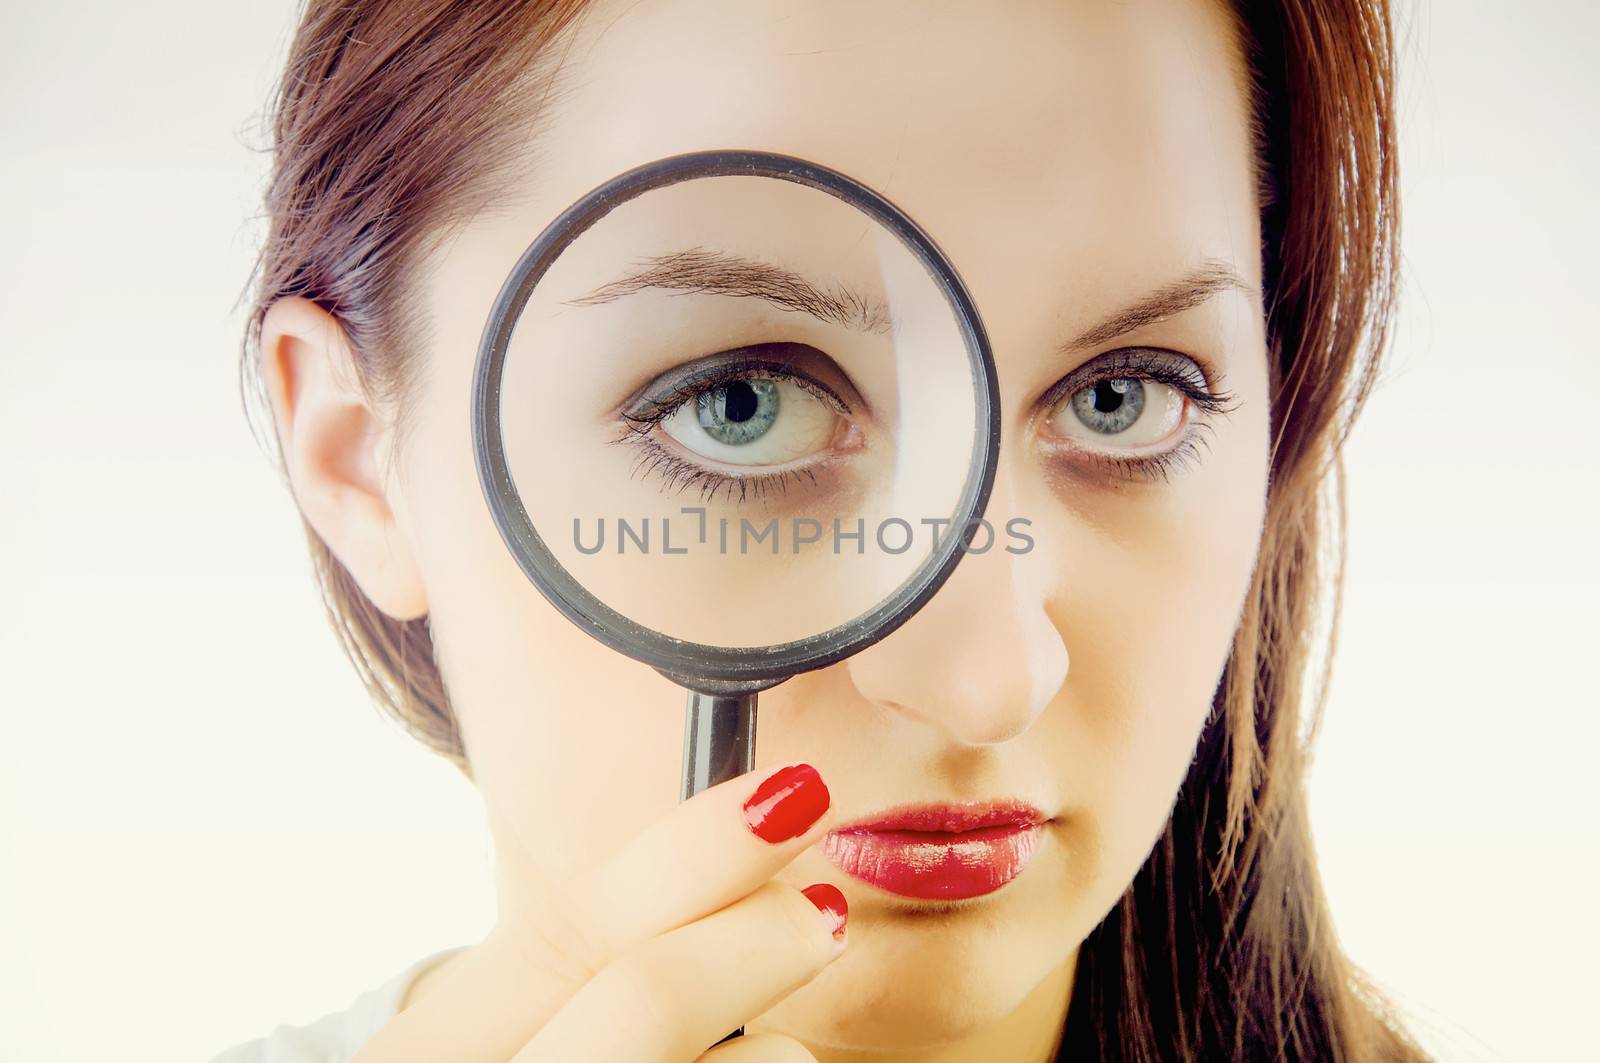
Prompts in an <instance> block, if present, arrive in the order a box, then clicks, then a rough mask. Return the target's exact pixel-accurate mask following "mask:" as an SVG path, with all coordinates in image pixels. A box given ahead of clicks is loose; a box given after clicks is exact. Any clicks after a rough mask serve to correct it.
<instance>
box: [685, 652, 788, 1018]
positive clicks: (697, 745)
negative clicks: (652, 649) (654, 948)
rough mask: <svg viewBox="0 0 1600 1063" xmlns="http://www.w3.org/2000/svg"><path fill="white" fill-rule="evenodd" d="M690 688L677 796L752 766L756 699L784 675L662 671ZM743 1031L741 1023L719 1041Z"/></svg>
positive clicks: (694, 792)
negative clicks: (725, 677) (737, 677)
mask: <svg viewBox="0 0 1600 1063" xmlns="http://www.w3.org/2000/svg"><path fill="white" fill-rule="evenodd" d="M662 674H663V675H666V676H667V677H668V678H669V679H671V680H673V682H676V683H679V684H681V685H683V686H684V687H685V688H686V689H687V690H688V692H689V698H688V703H687V704H686V705H685V707H684V713H683V783H682V786H681V787H680V788H679V791H678V800H680V801H687V800H689V798H691V797H693V796H694V795H695V794H697V793H699V792H700V791H701V790H705V789H708V788H710V787H712V786H715V785H717V784H718V783H720V782H726V781H727V780H729V779H732V778H734V777H735V776H738V775H743V774H744V773H745V772H747V771H749V770H750V769H752V768H754V767H755V761H756V699H757V698H758V697H759V695H760V692H761V691H762V690H765V689H767V688H768V687H772V686H776V685H777V684H779V683H781V682H783V680H782V679H765V680H744V681H733V682H715V681H711V682H707V681H705V680H695V679H689V678H686V677H684V676H679V675H672V674H671V673H667V672H663V673H662ZM743 1036H744V1027H743V1026H740V1027H739V1028H738V1029H736V1030H734V1031H733V1032H732V1033H730V1034H728V1035H727V1036H726V1037H724V1038H722V1040H721V1041H718V1042H717V1044H719V1045H720V1044H722V1042H723V1041H729V1040H732V1039H733V1038H735V1037H743Z"/></svg>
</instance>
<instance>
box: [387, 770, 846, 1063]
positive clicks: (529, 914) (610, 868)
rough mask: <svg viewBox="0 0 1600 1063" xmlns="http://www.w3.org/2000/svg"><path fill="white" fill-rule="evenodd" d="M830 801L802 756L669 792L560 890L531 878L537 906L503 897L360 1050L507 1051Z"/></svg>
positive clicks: (401, 1053)
mask: <svg viewBox="0 0 1600 1063" xmlns="http://www.w3.org/2000/svg"><path fill="white" fill-rule="evenodd" d="M829 804H830V798H829V796H828V790H827V786H826V785H825V784H824V783H823V782H822V779H821V776H820V775H818V774H817V772H816V771H815V769H812V768H810V766H809V765H788V766H785V767H779V768H775V769H766V770H763V771H761V772H747V773H746V774H744V775H740V776H737V777H735V778H733V779H729V780H727V781H726V782H723V783H719V784H718V785H716V786H712V787H709V788H708V789H706V790H703V791H701V792H700V793H698V794H696V795H695V796H694V797H692V798H690V799H689V800H687V801H684V802H682V803H680V804H678V805H676V806H674V807H673V809H672V811H671V812H669V813H668V814H667V815H666V816H664V817H663V818H662V819H660V820H658V821H657V822H656V823H655V824H653V825H652V826H651V827H649V828H647V829H646V830H645V831H644V832H643V833H642V834H639V835H637V836H635V838H634V839H633V840H632V841H630V842H629V843H628V844H627V845H625V846H624V847H623V848H622V849H621V850H620V851H619V852H617V853H616V854H615V855H613V856H612V857H610V858H609V859H607V860H605V861H603V862H602V863H601V864H600V865H599V866H598V867H596V868H595V869H594V870H593V871H591V872H590V873H588V874H587V875H584V876H582V877H581V878H580V879H579V880H578V881H577V882H575V883H574V884H573V885H572V887H571V888H570V889H567V890H562V891H561V894H562V895H561V896H560V897H555V896H551V895H550V892H549V891H548V890H544V891H540V892H541V894H542V895H541V896H540V897H539V901H540V902H541V904H542V907H538V908H535V907H534V906H533V904H532V902H531V901H530V900H529V899H528V898H519V897H503V898H502V899H501V900H502V905H503V907H504V908H505V909H506V910H507V915H506V918H505V919H504V920H503V922H502V923H501V925H499V926H496V927H495V929H494V930H493V931H492V932H491V933H490V935H489V937H488V938H487V939H486V940H485V941H484V942H483V943H482V944H481V945H478V946H475V947H474V948H473V949H472V950H470V955H468V956H465V957H462V958H460V959H459V960H458V961H456V962H454V963H452V964H451V965H450V967H448V968H447V969H446V970H444V971H443V972H442V973H441V974H440V976H439V977H438V978H437V979H436V980H435V983H434V985H432V986H430V989H429V993H428V995H427V996H425V997H424V998H423V999H422V1000H420V1001H418V1002H417V1003H415V1004H413V1005H411V1006H410V1007H408V1008H406V1009H405V1010H404V1011H402V1012H400V1013H399V1014H398V1015H396V1016H394V1017H393V1018H391V1019H390V1020H389V1022H388V1023H386V1024H385V1025H384V1027H383V1028H382V1029H381V1030H379V1031H378V1033H377V1034H376V1035H375V1036H374V1037H373V1038H372V1039H370V1040H369V1041H368V1043H367V1045H365V1046H363V1048H362V1051H361V1054H360V1055H359V1056H358V1059H359V1060H360V1063H410V1061H412V1060H418V1061H421V1060H437V1059H451V1060H457V1061H460V1063H503V1061H504V1060H505V1059H506V1058H508V1057H509V1056H510V1055H511V1054H512V1053H513V1052H515V1051H517V1049H518V1048H520V1047H521V1046H522V1045H524V1044H525V1043H527V1041H528V1039H529V1038H531V1037H532V1036H533V1035H534V1034H535V1033H536V1032H537V1031H538V1029H539V1027H540V1026H541V1025H542V1024H543V1023H544V1021H545V1020H546V1019H547V1018H549V1016H551V1015H552V1014H554V1013H555V1011H556V1010H557V1009H558V1008H559V1007H560V1006H561V1005H562V1004H563V1003H564V1002H565V1001H566V1000H567V998H568V997H570V996H571V995H572V994H573V993H574V992H576V991H577V989H578V988H579V987H580V986H581V985H582V984H583V982H584V981H586V980H587V979H588V977H589V976H590V975H592V974H593V973H594V972H595V971H598V970H600V969H601V968H603V967H604V966H605V964H606V963H607V962H609V961H610V960H611V959H613V958H614V957H616V956H619V955H621V954H623V953H624V952H626V951H627V950H628V949H630V948H633V947H635V946H637V945H638V944H640V943H642V942H643V941H645V940H647V939H649V938H651V937H654V936H656V935H657V934H660V933H663V932H665V931H667V930H671V929H673V928H674V927H677V926H682V925H684V924H685V923H688V922H691V921H693V920H695V919H697V918H699V917H701V916H703V915H705V914H707V913H709V912H713V911H716V910H717V909H719V908H722V907H725V906H726V905H728V904H730V903H732V902H733V901H736V900H738V899H739V898H740V897H743V896H745V895H746V894H748V893H750V891H751V890H753V889H755V888H757V887H758V886H759V885H760V884H761V883H763V882H765V881H767V880H768V879H770V878H771V877H772V876H773V875H774V874H775V873H776V872H777V871H779V870H780V869H781V868H782V867H783V866H784V865H785V864H787V863H788V862H789V861H791V860H793V859H794V858H795V857H796V856H797V855H799V853H800V852H802V851H803V850H804V849H805V848H806V847H807V846H808V845H811V844H813V843H814V842H815V841H816V840H817V839H818V838H820V837H821V836H822V834H823V833H825V832H826V830H827V829H828V825H829V823H830V820H831V816H830V815H829V811H830V810H829ZM746 806H749V807H748V808H747V807H746ZM807 820H809V821H810V825H809V826H805V824H806V821H807ZM752 824H754V826H752ZM796 830H799V831H800V833H798V834H795V833H794V832H795V831H796ZM790 835H792V836H790ZM769 838H775V839H777V840H776V841H770V840H767V839H769ZM534 892H535V891H534V890H533V889H532V888H531V887H530V890H529V896H530V897H531V896H532V895H533V893H534ZM737 1025H738V1023H734V1026H737ZM732 1028H733V1027H732V1026H730V1027H729V1029H730V1030H731V1029H732ZM724 1032H726V1031H724ZM719 1036H720V1035H719ZM713 1040H715V1038H713Z"/></svg>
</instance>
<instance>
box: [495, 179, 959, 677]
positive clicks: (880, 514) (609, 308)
mask: <svg viewBox="0 0 1600 1063" xmlns="http://www.w3.org/2000/svg"><path fill="white" fill-rule="evenodd" d="M962 326H963V323H962V321H961V319H960V317H958V314H957V311H956V307H955V306H954V305H953V304H952V302H951V300H950V298H949V295H948V293H947V290H946V286H945V285H944V284H942V283H941V281H940V279H939V277H938V276H937V275H936V274H935V273H934V272H932V271H931V270H930V268H929V267H928V265H926V264H925V263H924V261H923V259H922V258H921V257H920V256H919V255H918V254H917V253H915V252H914V249H913V248H912V247H911V246H908V244H907V243H906V242H905V241H904V240H903V239H902V238H901V237H900V236H899V235H897V234H896V233H894V232H892V231H891V230H890V229H888V228H887V227H886V226H885V225H884V223H883V222H881V221H879V220H878V219H877V218H875V217H873V216H872V215H871V214H869V213H868V212H866V211H864V210H862V209H860V208H859V207H857V206H856V205H854V204H852V203H850V202H848V201H846V200H845V199H842V198H840V197H839V196H837V195H834V194H830V193H829V192H827V191H823V190H820V189H818V188H814V187H810V186H808V185H806V184H802V183H797V182H795V181H792V180H784V179H781V178H778V177H774V176H766V175H761V174H734V175H718V176H704V177H695V178H692V179H688V180H683V181H679V182H677V183H674V184H669V185H666V186H664V187H657V188H653V189H651V190H649V191H646V192H643V193H641V194H639V195H637V196H635V197H633V198H631V199H629V200H627V201H626V202H623V203H621V204H620V205H617V206H615V207H614V208H612V209H611V210H610V211H609V213H606V214H604V215H603V216H601V217H600V218H599V219H598V220H596V221H594V222H593V224H591V225H589V226H588V227H587V228H585V229H584V230H583V231H582V232H580V233H579V234H578V235H577V236H576V237H575V238H573V239H572V240H571V242H569V243H567V244H566V245H565V246H564V247H563V248H561V249H560V251H559V253H558V254H556V256H555V257H554V258H553V260H551V261H550V262H549V264H548V266H547V268H545V269H544V270H543V273H542V275H541V276H539V277H538V279H537V281H536V283H534V285H533V287H532V290H531V291H530V292H529V293H528V295H527V299H526V301H525V302H524V303H523V305H522V306H521V309H520V312H519V313H518V315H517V317H516V320H515V324H514V327H513V328H512V329H511V331H510V335H509V339H508V340H507V341H506V345H505V354H504V360H503V363H502V365H501V366H500V374H499V379H498V388H499V390H498V410H499V430H500V435H501V440H502V444H503V452H504V460H505V472H506V474H507V475H508V477H509V479H510V486H511V488H512V489H513V491H514V495H515V498H516V500H517V503H518V504H520V507H521V511H522V516H523V517H524V518H525V520H526V522H527V524H528V525H529V526H531V528H532V529H533V530H534V531H535V532H536V533H537V537H538V539H539V540H540V541H542V544H543V547H544V548H545V549H546V550H548V552H549V555H550V559H552V560H553V561H554V562H555V563H556V564H557V565H559V567H560V569H561V570H564V573H565V576H567V577H570V579H571V580H572V581H574V582H575V583H576V584H578V585H580V586H581V587H582V588H583V589H584V590H585V591H587V592H588V594H590V595H592V596H593V597H594V598H596V599H598V600H599V601H600V602H601V603H603V604H604V605H605V606H606V607H608V608H609V609H610V610H612V611H614V612H615V614H617V615H618V616H620V617H621V618H625V620H626V622H628V623H631V624H635V625H638V626H640V627H641V628H644V629H648V630H649V631H651V632H655V633H658V634H659V635H662V636H665V637H666V638H668V639H673V640H684V641H687V642H692V643H698V644H702V645H706V646H714V647H723V648H729V649H750V648H756V647H767V646H774V645H779V644H786V643H793V642H796V641H799V640H804V639H808V638H812V637H814V636H818V635H820V634H823V633H826V632H829V631H832V630H835V629H838V628H839V627H841V625H846V624H849V623H851V622H852V621H857V620H859V619H860V618H862V617H865V616H867V615H868V614H870V613H871V612H872V611H873V610H874V608H875V607H877V606H879V605H880V604H881V603H883V602H885V601H886V600H888V599H890V598H891V597H893V596H894V595H895V594H896V593H897V592H899V591H903V590H904V589H905V588H906V586H907V584H908V582H909V581H913V580H915V579H916V578H918V576H919V573H921V572H923V571H924V570H925V568H926V566H927V563H928V562H929V559H930V557H932V556H934V555H935V553H936V551H938V550H939V549H940V547H941V546H943V545H945V544H946V542H947V538H948V537H949V536H951V535H953V534H955V532H956V531H958V530H959V527H958V525H959V524H960V523H961V522H963V521H964V520H965V518H966V516H967V515H968V514H967V513H966V512H965V511H964V507H968V506H970V504H971V489H970V482H969V481H970V479H971V477H972V476H973V470H972V466H973V454H974V439H975V437H980V436H981V434H982V433H983V432H985V431H987V429H988V426H987V425H986V424H980V423H979V420H978V418H979V412H978V411H980V410H981V409H982V408H983V407H982V404H981V403H980V402H977V401H975V389H976V388H979V387H981V386H982V381H981V380H980V379H979V378H978V377H977V376H976V375H975V372H974V368H973V359H972V357H971V355H970V352H969V346H968V344H969V341H970V330H968V331H966V332H964V331H963V327H962Z"/></svg>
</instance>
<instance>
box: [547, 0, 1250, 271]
mask: <svg viewBox="0 0 1600 1063" xmlns="http://www.w3.org/2000/svg"><path fill="white" fill-rule="evenodd" d="M563 43H564V44H570V47H566V48H564V49H563V50H564V59H563V60H562V62H563V66H562V80H561V82H560V85H559V91H558V92H557V93H556V95H555V96H554V97H553V101H552V107H551V110H550V111H549V112H548V115H547V118H546V123H545V125H544V126H543V128H542V130H541V131H540V132H539V133H538V135H537V138H536V143H535V144H534V145H533V149H534V152H535V154H534V156H533V157H534V158H535V159H536V163H534V164H532V165H530V166H529V168H528V171H527V172H528V179H527V182H526V184H525V185H524V190H525V191H526V193H527V195H528V197H529V198H530V200H532V201H535V202H536V203H537V210H538V212H541V213H543V214H545V215H547V216H553V215H554V214H555V213H557V212H559V211H560V210H561V209H562V208H563V207H565V206H566V204H568V203H570V202H571V201H573V200H575V199H576V198H578V197H579V196H581V195H582V194H583V193H584V192H586V191H588V190H589V189H590V188H593V187H594V186H595V185H597V184H599V183H601V182H603V181H605V180H606V179H607V178H609V177H612V176H614V175H615V174H617V173H620V172H622V171H623V170H626V169H629V168H631V167H633V166H636V165H638V164H639V163H641V162H645V161H648V160H650V159H655V158H660V157H662V156H666V155H672V154H677V153H679V152H684V151H693V150H700V149H705V148H727V147H742V148H756V149H764V150H769V151H778V152H784V153H788V154H794V155H800V156H803V157H806V158H809V159H813V160H815V161H818V162H821V163H824V164H825V165H828V166H831V167H834V168H836V169H839V170H843V171H844V172H845V173H847V174H849V175H851V176H853V177H855V178H857V179H858V180H861V181H864V182H865V183H867V184H869V185H871V186H873V187H874V188H876V189H877V190H878V191H879V192H881V193H883V194H885V195H886V196H888V198H889V199H891V200H893V201H894V202H895V203H897V204H898V205H899V206H901V207H902V208H904V209H905V210H906V211H908V212H909V213H910V214H911V215H912V217H914V218H915V219H916V220H917V221H918V222H919V223H920V224H921V225H922V226H923V227H924V228H925V229H927V230H928V231H929V232H930V233H931V234H932V235H933V237H934V239H935V240H936V242H938V243H939V244H940V245H941V246H943V247H944V248H945V250H946V251H947V253H949V254H950V256H951V258H952V260H953V261H954V262H955V264H956V266H957V268H958V269H959V270H961V271H962V272H963V274H964V275H966V277H967V279H968V281H969V283H970V284H972V285H973V287H974V290H975V294H977V295H979V296H980V301H983V300H984V299H985V298H986V299H987V300H988V301H990V302H996V301H1003V300H1005V299H1007V298H1013V297H1022V298H1029V297H1032V296H1037V295H1038V292H1037V291H1034V292H1032V293H1029V292H1028V289H1027V285H1026V284H1024V283H1021V282H1020V280H1019V278H1020V277H1024V276H1029V275H1033V276H1040V277H1043V278H1044V280H1043V281H1042V283H1048V284H1050V285H1051V286H1052V288H1055V289H1056V290H1057V291H1058V292H1059V284H1060V282H1062V281H1074V280H1076V281H1085V277H1083V276H1075V277H1067V276H1063V275H1062V274H1063V271H1066V272H1076V273H1078V274H1086V273H1089V274H1094V276H1095V277H1099V278H1103V275H1105V274H1108V273H1118V272H1119V271H1120V273H1121V274H1123V275H1124V276H1122V277H1121V278H1120V279H1119V280H1118V281H1117V282H1115V283H1111V282H1107V283H1108V284H1110V288H1109V289H1108V290H1107V291H1104V292H1102V293H1101V294H1103V295H1105V296H1107V297H1110V296H1112V295H1113V294H1114V293H1118V292H1122V291H1124V290H1127V289H1128V288H1129V286H1132V285H1137V284H1140V283H1145V282H1150V283H1160V282H1162V281H1165V280H1167V279H1169V277H1170V275H1171V274H1174V273H1179V272H1182V271H1185V270H1187V269H1189V268H1190V267H1192V265H1193V264H1194V262H1196V261H1198V260H1202V259H1207V258H1209V259H1222V260H1226V261H1229V262H1231V263H1233V264H1234V265H1235V268H1236V269H1237V270H1238V271H1239V272H1240V273H1241V274H1243V275H1244V276H1245V278H1246V279H1247V280H1252V281H1254V280H1257V279H1258V278H1259V267H1258V265H1257V264H1256V261H1255V259H1256V256H1255V255H1254V253H1253V249H1254V248H1255V247H1256V246H1257V230H1256V217H1257V215H1256V209H1255V200H1254V178H1253V165H1252V161H1251V152H1250V137H1249V121H1248V114H1247V101H1246V95H1245V89H1244V78H1243V73H1242V65H1241V60H1240V58H1239V52H1238V48H1237V45H1236V43H1235V39H1234V34H1233V28H1232V22H1231V20H1230V17H1229V16H1228V14H1227V13H1226V12H1225V11H1223V10H1222V8H1221V6H1220V3H1217V2H1215V0H1121V2H1115V3H1113V2H1107V0H1007V2H996V3H984V4H974V3H970V2H967V0H876V2H874V3H870V4H862V3H856V2H852V0H767V2H763V3H759V4H752V3H748V2H744V0H643V2H640V0H599V2H597V3H594V4H592V5H591V6H590V7H589V8H588V9H587V10H586V12H585V14H584V15H583V16H582V18H581V20H580V21H579V22H578V23H577V24H575V26H574V27H572V29H571V31H570V39H569V41H567V42H563ZM998 278H1004V279H1003V282H1002V281H1001V280H1000V279H998ZM986 283H989V284H991V285H992V290H991V291H989V292H988V293H985V292H984V291H983V288H984V286H985V284H986ZM1090 283H1093V282H1090ZM1057 298H1059V295H1058V296H1057Z"/></svg>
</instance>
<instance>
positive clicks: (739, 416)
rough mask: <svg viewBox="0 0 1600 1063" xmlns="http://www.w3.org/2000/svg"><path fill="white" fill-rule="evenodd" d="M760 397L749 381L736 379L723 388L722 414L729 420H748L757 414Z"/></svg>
mask: <svg viewBox="0 0 1600 1063" xmlns="http://www.w3.org/2000/svg"><path fill="white" fill-rule="evenodd" d="M757 402H758V398H757V395H756V389H755V388H753V387H751V386H750V384H749V382H748V381H744V380H735V381H733V382H732V383H730V384H728V385H727V386H726V387H724V388H723V389H722V416H723V417H724V418H726V419H727V420H729V421H734V422H742V421H748V420H749V419H750V418H752V417H754V416H755V413H756V405H757Z"/></svg>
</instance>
